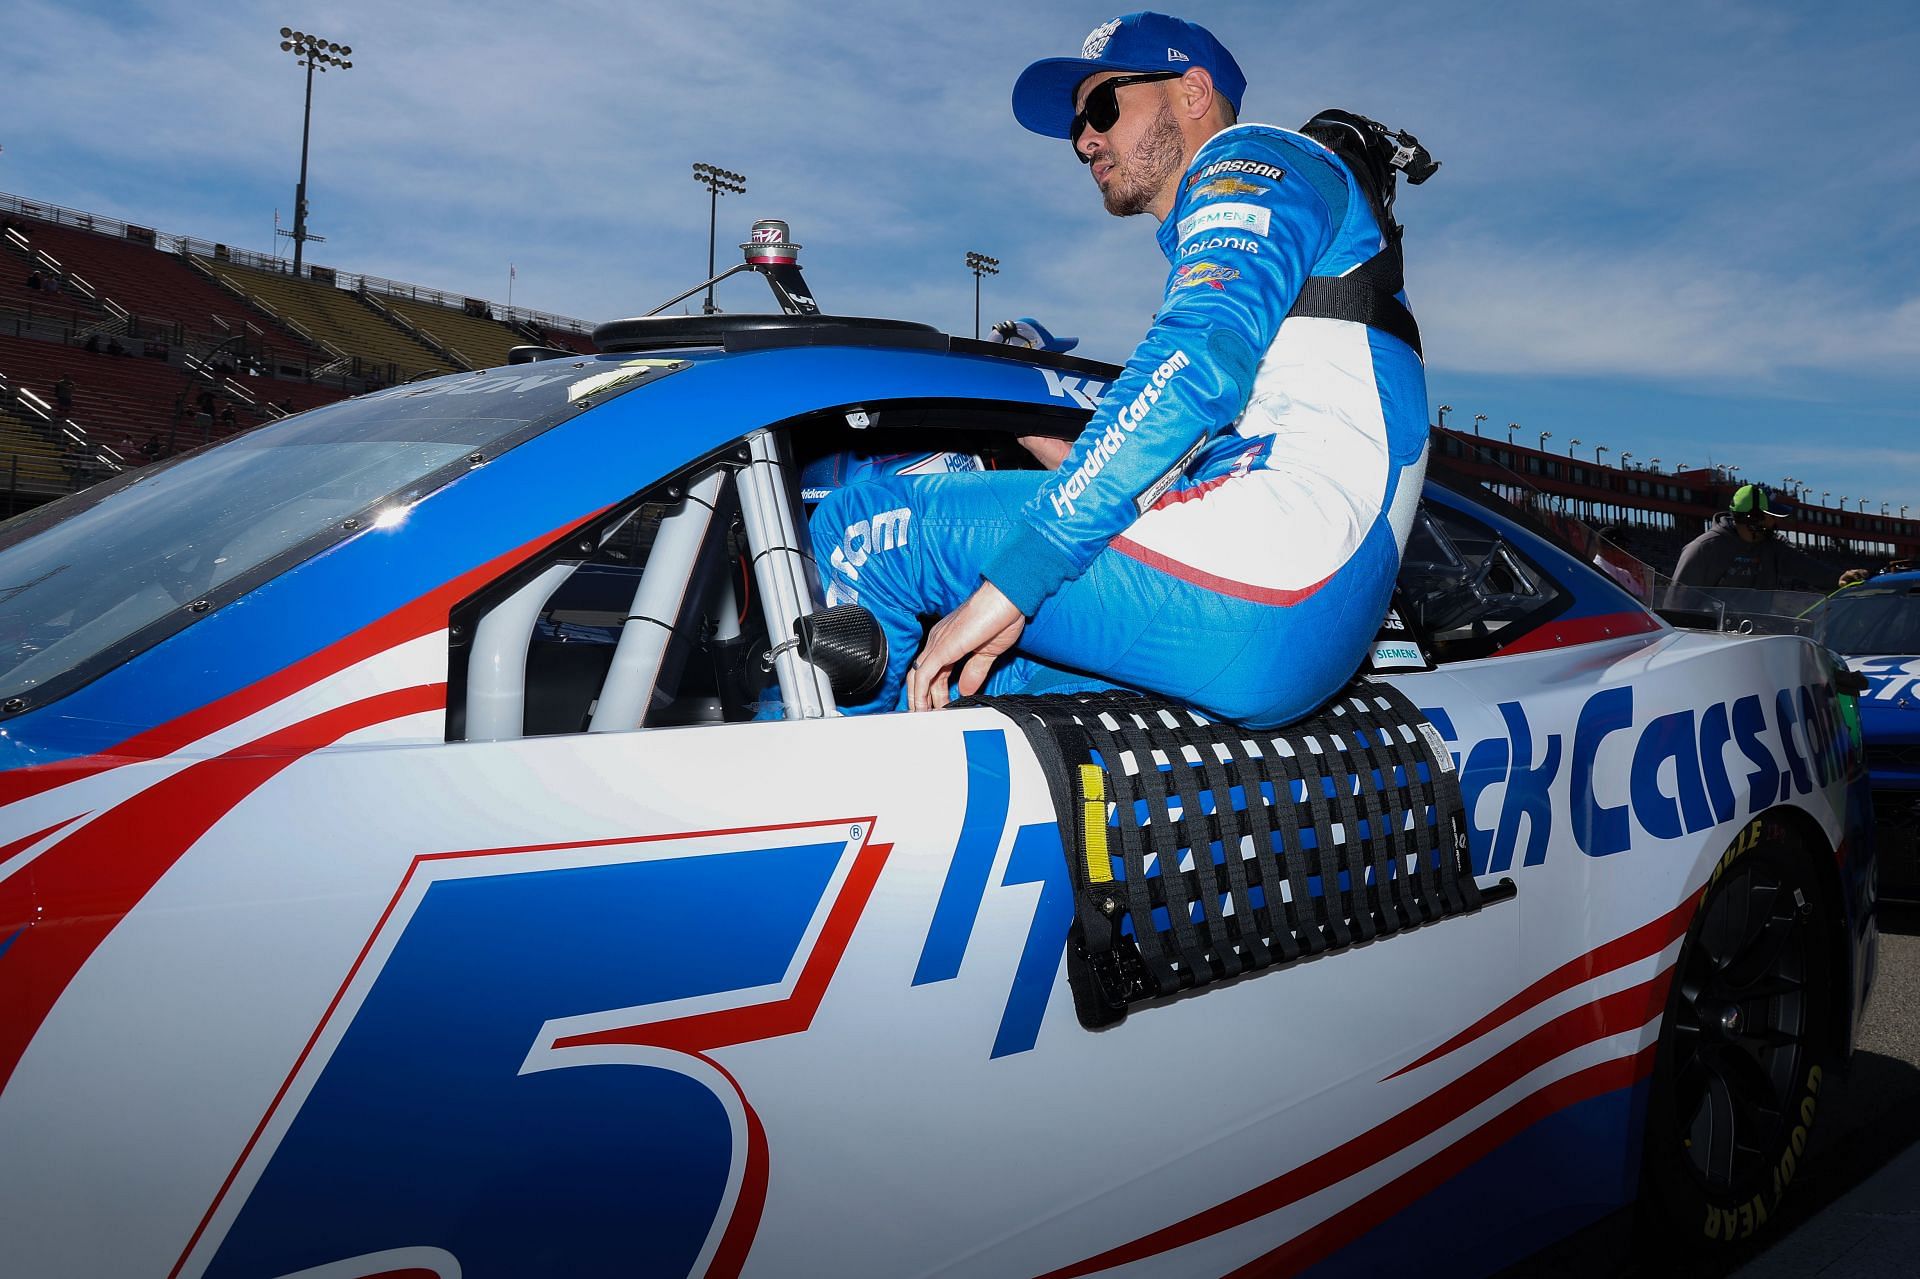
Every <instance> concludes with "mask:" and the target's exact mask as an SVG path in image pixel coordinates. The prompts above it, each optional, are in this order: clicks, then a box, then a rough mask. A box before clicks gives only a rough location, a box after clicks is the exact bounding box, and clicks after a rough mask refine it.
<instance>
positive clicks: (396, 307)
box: [373, 293, 527, 369]
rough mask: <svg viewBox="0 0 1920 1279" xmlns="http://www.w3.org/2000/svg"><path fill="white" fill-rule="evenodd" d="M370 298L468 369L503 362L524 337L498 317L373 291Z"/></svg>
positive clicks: (492, 366)
mask: <svg viewBox="0 0 1920 1279" xmlns="http://www.w3.org/2000/svg"><path fill="white" fill-rule="evenodd" d="M373 300H374V301H375V302H377V303H379V304H380V305H381V306H384V307H386V308H388V309H389V310H391V311H393V312H394V313H395V314H396V315H398V316H400V318H401V319H403V320H405V321H406V322H407V323H409V324H411V325H413V326H414V327H415V328H418V329H419V330H420V331H421V332H423V333H425V334H426V335H427V336H428V337H430V338H432V339H433V340H434V341H435V342H438V343H439V344H440V345H441V346H443V347H445V348H447V350H449V351H451V352H452V353H453V354H454V355H455V356H457V357H458V358H459V359H460V360H462V361H463V362H464V363H465V364H466V365H467V367H469V368H475V369H491V368H497V367H499V366H500V365H502V364H505V363H506V362H507V352H508V351H509V350H511V349H512V348H514V347H516V346H519V345H521V344H522V343H524V342H525V341H526V340H527V339H526V338H524V337H522V336H521V335H520V334H518V333H515V332H514V331H513V330H512V329H510V328H508V327H507V326H506V325H504V324H502V323H500V322H499V321H498V320H489V319H484V318H482V317H479V316H474V315H468V314H467V313H466V312H465V311H464V310H456V309H454V308H453V307H450V306H441V305H439V304H437V303H434V302H422V301H420V300H419V299H417V298H407V297H400V296H397V295H395V294H388V293H376V294H374V295H373Z"/></svg>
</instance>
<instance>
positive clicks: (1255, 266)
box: [984, 132, 1346, 617]
mask: <svg viewBox="0 0 1920 1279" xmlns="http://www.w3.org/2000/svg"><path fill="white" fill-rule="evenodd" d="M1223 158H1232V159H1243V158H1244V159H1249V160H1255V161H1258V162H1259V163H1260V164H1261V165H1263V166H1264V167H1265V168H1267V169H1273V170H1282V171H1285V176H1283V177H1282V178H1280V179H1279V180H1277V181H1270V182H1262V183H1258V184H1252V183H1249V184H1245V185H1249V186H1258V187H1260V188H1261V189H1260V190H1258V191H1256V192H1253V193H1248V192H1244V191H1243V192H1239V193H1237V194H1235V195H1234V196H1233V197H1232V199H1233V201H1234V202H1235V203H1237V204H1238V205H1239V206H1241V207H1243V208H1244V207H1247V206H1257V207H1258V209H1259V215H1258V226H1259V230H1258V231H1248V232H1247V233H1246V234H1243V235H1241V236H1240V237H1239V238H1240V239H1241V240H1243V241H1244V242H1245V243H1247V244H1248V245H1249V246H1251V247H1250V248H1249V249H1233V248H1227V249H1220V250H1215V249H1212V248H1208V249H1207V250H1206V251H1205V252H1200V251H1199V246H1200V245H1201V244H1203V243H1204V244H1208V245H1211V244H1212V243H1213V242H1214V241H1216V240H1226V239H1231V238H1233V237H1227V236H1222V235H1220V234H1218V227H1217V226H1214V225H1213V224H1211V223H1209V222H1208V221H1207V220H1206V219H1205V218H1204V216H1203V215H1204V213H1205V211H1206V210H1207V209H1208V207H1209V205H1210V204H1212V203H1218V200H1208V201H1200V202H1196V203H1193V204H1190V205H1189V204H1187V203H1186V202H1185V201H1180V202H1176V204H1175V207H1174V212H1175V213H1176V214H1184V215H1185V216H1183V217H1182V219H1181V223H1180V225H1186V224H1187V223H1189V222H1191V223H1192V224H1193V227H1194V228H1195V229H1194V230H1193V231H1192V232H1191V234H1190V235H1189V236H1188V237H1187V238H1186V240H1185V241H1183V242H1182V244H1183V246H1184V247H1185V248H1187V249H1192V250H1193V252H1184V251H1177V252H1176V260H1177V265H1176V267H1175V268H1174V269H1173V270H1171V271H1170V272H1169V273H1168V277H1167V285H1166V292H1165V296H1164V299H1163V301H1162V302H1161V306H1160V311H1159V314H1158V315H1157V316H1156V317H1155V318H1154V323H1153V327H1152V328H1151V329H1149V330H1148V331H1147V335H1146V337H1145V338H1144V339H1143V340H1142V341H1141V343H1140V345H1139V346H1138V347H1137V348H1136V349H1135V350H1134V353H1133V355H1132V357H1131V358H1130V359H1129V360H1128V361H1127V366H1126V371H1125V372H1124V373H1122V374H1121V376H1120V377H1119V378H1118V379H1116V380H1115V382H1114V383H1113V385H1112V386H1111V387H1109V388H1108V389H1107V392H1106V394H1105V396H1104V397H1103V398H1102V400H1101V402H1100V408H1099V409H1098V410H1097V411H1096V412H1095V413H1094V415H1093V418H1092V420H1090V421H1089V422H1088V423H1087V426H1086V429H1085V430H1084V431H1082V432H1081V434H1080V438H1079V439H1078V440H1077V441H1076V442H1075V443H1074V445H1073V447H1072V449H1071V451H1070V452H1068V453H1067V455H1066V457H1065V458H1064V459H1063V460H1062V461H1061V462H1060V463H1059V466H1058V469H1057V471H1056V472H1055V474H1054V475H1052V476H1050V477H1049V478H1048V479H1047V481H1046V482H1045V483H1043V484H1042V485H1041V487H1040V490H1039V492H1038V494H1037V495H1036V496H1035V498H1034V500H1033V501H1032V502H1030V503H1029V504H1028V505H1027V506H1026V507H1025V508H1024V509H1023V510H1022V512H1021V519H1022V527H1021V529H1020V530H1019V531H1018V532H1016V533H1015V534H1014V535H1012V536H1011V537H1009V538H1008V539H1007V541H1006V542H1005V543H1003V544H1002V546H1001V547H1000V548H999V550H998V551H997V552H996V553H995V555H994V556H993V558H992V559H991V560H990V561H989V562H988V564H987V566H986V568H985V571H984V576H985V577H986V578H987V580H988V581H990V582H992V583H993V584H994V585H995V586H997V587H999V588H1000V590H1001V591H1002V592H1003V593H1004V594H1005V595H1006V597H1007V598H1008V599H1009V600H1011V601H1012V602H1013V603H1014V605H1015V606H1017V607H1018V608H1019V609H1020V611H1021V612H1022V613H1023V614H1025V615H1026V616H1029V617H1031V616H1032V615H1033V613H1034V611H1035V610H1036V609H1038V608H1039V606H1040V604H1041V602H1042V601H1043V600H1045V599H1046V598H1047V597H1048V596H1049V595H1051V594H1053V592H1054V591H1056V590H1058V589H1059V588H1060V585H1061V584H1062V583H1063V582H1066V581H1068V580H1069V579H1072V578H1075V577H1078V576H1079V575H1080V574H1081V573H1082V572H1083V571H1084V570H1085V569H1086V567H1087V565H1088V564H1089V563H1090V562H1092V560H1093V558H1094V557H1095V556H1096V555H1098V554H1099V553H1100V552H1101V551H1102V550H1104V549H1106V546H1107V544H1108V543H1109V542H1111V541H1112V540H1113V538H1114V537H1116V536H1117V535H1119V534H1120V533H1122V532H1124V531H1125V530H1126V528H1127V527H1128V526H1129V525H1131V524H1132V523H1133V522H1134V521H1135V520H1136V519H1138V518H1139V517H1140V515H1141V513H1142V512H1143V511H1144V510H1145V509H1146V508H1147V507H1148V506H1151V505H1152V503H1153V502H1154V501H1155V500H1156V499H1157V498H1159V497H1160V496H1161V494H1163V493H1164V492H1165V491H1166V490H1167V488H1169V487H1170V486H1171V485H1173V484H1174V483H1175V482H1177V481H1178V480H1179V478H1180V477H1181V475H1182V474H1183V473H1184V472H1185V470H1186V468H1187V466H1188V465H1189V464H1190V463H1191V462H1192V460H1193V459H1194V458H1195V456H1196V455H1197V453H1198V451H1199V449H1200V448H1201V447H1203V446H1204V443H1205V441H1206V439H1207V437H1208V436H1209V435H1210V434H1212V433H1213V432H1214V431H1215V430H1216V429H1218V428H1220V427H1223V426H1225V425H1227V424H1228V423H1230V422H1232V421H1233V420H1234V419H1235V418H1237V417H1238V416H1239V415H1240V414H1241V412H1242V411H1243V410H1245V408H1246V406H1247V401H1248V399H1249V398H1250V397H1251V396H1252V394H1253V379H1254V373H1255V370H1256V369H1257V367H1258V365H1259V361H1260V358H1261V356H1262V355H1264V354H1265V352H1266V351H1267V349H1268V348H1269V347H1270V346H1271V345H1272V344H1273V340H1274V337H1275V335H1276V334H1277V333H1278V332H1279V329H1280V324H1281V322H1282V321H1283V320H1285V319H1286V316H1287V312H1288V311H1289V310H1290V309H1291V308H1292V306H1293V303H1294V301H1295V300H1296V299H1297V298H1298V297H1299V294H1300V286H1301V284H1302V283H1303V282H1304V281H1305V280H1306V278H1307V277H1308V275H1309V274H1311V273H1312V270H1313V266H1314V263H1315V262H1317V261H1318V260H1319V258H1320V256H1321V254H1323V253H1324V252H1325V251H1326V248H1327V246H1328V244H1329V243H1330V242H1331V240H1332V237H1333V232H1334V219H1333V215H1332V213H1331V211H1330V210H1329V209H1328V207H1327V203H1326V201H1325V200H1324V199H1322V197H1321V196H1320V194H1319V193H1318V191H1317V190H1316V188H1315V187H1314V185H1313V184H1312V183H1310V182H1309V181H1308V180H1307V179H1306V178H1305V177H1304V176H1303V175H1302V172H1301V170H1302V169H1303V166H1307V165H1321V166H1327V165H1329V164H1330V163H1331V162H1330V161H1329V160H1328V159H1327V158H1326V157H1325V156H1324V155H1322V154H1316V153H1315V152H1314V151H1311V150H1309V149H1307V148H1305V147H1296V146H1293V145H1291V144H1289V143H1287V142H1285V141H1284V140H1282V139H1278V138H1275V137H1273V136H1271V135H1266V134H1248V133H1244V132H1236V133H1231V134H1225V135H1222V136H1221V137H1220V138H1217V139H1216V140H1214V141H1213V142H1210V143H1208V144H1207V145H1206V146H1204V147H1202V148H1201V150H1200V154H1199V157H1197V158H1196V160H1195V163H1196V164H1201V163H1202V162H1203V161H1217V160H1220V159H1223ZM1334 167H1335V168H1336V169H1338V166H1337V165H1335V166H1334ZM1336 180H1337V181H1341V182H1344V181H1346V178H1345V175H1344V170H1341V171H1339V177H1338V178H1337V179H1336ZM1182 268H1185V269H1184V270H1182Z"/></svg>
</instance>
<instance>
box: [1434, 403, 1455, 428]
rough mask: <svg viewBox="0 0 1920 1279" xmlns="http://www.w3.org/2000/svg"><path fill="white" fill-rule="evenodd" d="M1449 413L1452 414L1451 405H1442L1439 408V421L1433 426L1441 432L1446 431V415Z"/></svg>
mask: <svg viewBox="0 0 1920 1279" xmlns="http://www.w3.org/2000/svg"><path fill="white" fill-rule="evenodd" d="M1451 412H1453V405H1451V404H1442V405H1441V406H1440V413H1439V417H1440V420H1439V421H1438V422H1436V423H1435V425H1436V426H1438V427H1439V428H1440V429H1441V430H1443V431H1444V430H1446V429H1447V414H1449V413H1451Z"/></svg>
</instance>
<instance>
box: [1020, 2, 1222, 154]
mask: <svg viewBox="0 0 1920 1279" xmlns="http://www.w3.org/2000/svg"><path fill="white" fill-rule="evenodd" d="M1194 67H1205V68H1206V69H1207V72H1208V74H1210V75H1212V76H1213V87H1214V88H1215V89H1216V90H1218V91H1219V92H1220V94H1221V96H1223V97H1225V98H1226V100H1227V101H1229V102H1231V103H1232V104H1233V109H1234V111H1235V112H1236V113H1238V111H1239V110H1240V100H1241V98H1242V97H1243V96H1245V94H1246V92H1247V77H1246V76H1245V75H1243V74H1241V71H1240V64H1239V63H1237V62H1235V61H1234V60H1233V55H1232V54H1231V53H1228V52H1227V49H1226V46H1225V45H1223V44H1221V43H1220V42H1219V41H1218V40H1216V39H1214V38H1213V33H1212V32H1211V31H1208V30H1207V29H1206V28H1205V27H1203V26H1199V25H1198V24H1196V23H1192V22H1187V21H1185V20H1184V19H1181V18H1171V17H1168V16H1167V15H1166V14H1164V13H1129V14H1126V15H1125V16H1123V17H1119V18H1115V19H1113V21H1111V22H1103V23H1101V24H1100V25H1099V26H1097V27H1095V28H1094V29H1093V30H1092V31H1090V32H1088V33H1087V40H1086V43H1085V44H1083V45H1081V46H1080V56H1079V57H1077V58H1042V59H1041V60H1040V61H1038V62H1036V63H1034V64H1033V65H1032V66H1030V67H1028V68H1027V69H1026V70H1025V71H1022V72H1021V73H1020V78H1019V79H1018V80H1017V81H1015V82H1014V86H1013V118H1014V119H1016V120H1018V121H1019V122H1020V123H1021V124H1022V125H1024V126H1026V127H1027V128H1029V129H1031V130H1033V131H1034V132H1035V133H1038V134H1041V135H1043V136H1045V137H1049V138H1065V137H1071V136H1072V131H1073V92H1074V90H1075V89H1078V88H1079V87H1080V82H1081V81H1082V80H1084V79H1086V78H1087V77H1088V76H1090V75H1094V74H1096V73H1097V72H1101V71H1176V72H1184V71H1189V70H1191V69H1192V68H1194Z"/></svg>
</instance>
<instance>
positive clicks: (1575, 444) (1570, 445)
mask: <svg viewBox="0 0 1920 1279" xmlns="http://www.w3.org/2000/svg"><path fill="white" fill-rule="evenodd" d="M1579 447H1580V441H1579V440H1578V439H1577V438H1576V439H1571V440H1568V441H1567V456H1568V457H1572V456H1573V451H1574V450H1575V449H1577V448H1579Z"/></svg>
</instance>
